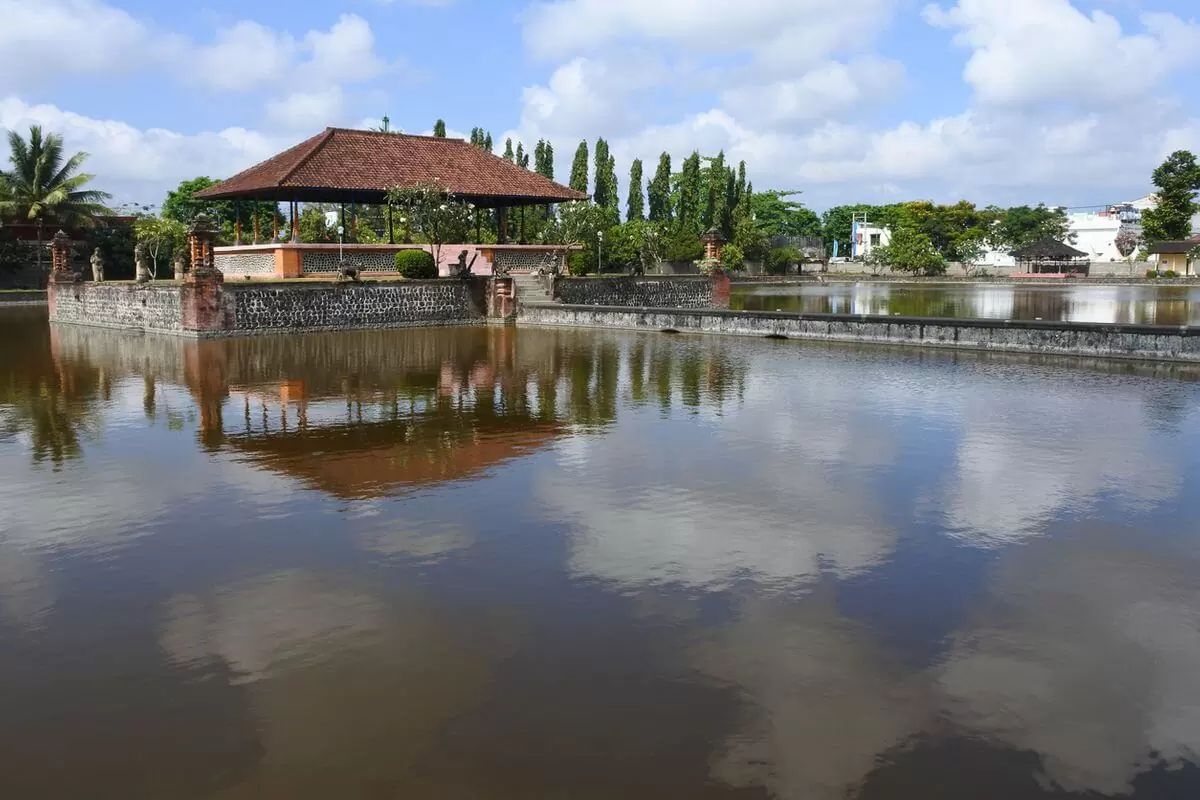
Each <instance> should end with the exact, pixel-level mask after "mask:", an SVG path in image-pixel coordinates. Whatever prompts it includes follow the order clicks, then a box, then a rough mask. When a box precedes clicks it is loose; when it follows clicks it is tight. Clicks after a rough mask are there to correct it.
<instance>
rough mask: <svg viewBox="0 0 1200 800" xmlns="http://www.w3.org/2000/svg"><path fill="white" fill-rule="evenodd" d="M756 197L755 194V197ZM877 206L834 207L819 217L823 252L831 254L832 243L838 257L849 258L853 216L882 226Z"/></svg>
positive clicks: (860, 204)
mask: <svg viewBox="0 0 1200 800" xmlns="http://www.w3.org/2000/svg"><path fill="white" fill-rule="evenodd" d="M755 196H756V197H757V196H758V195H757V194H756V195H755ZM879 210H880V207H879V206H872V205H867V204H864V203H858V204H856V205H846V206H834V207H832V208H830V209H829V210H827V211H826V212H825V213H824V214H822V215H821V237H822V238H823V239H824V240H825V252H826V253H828V254H830V255H832V254H833V243H834V242H837V243H838V255H841V256H849V255H850V252H851V247H850V245H851V241H850V240H851V237H852V236H853V235H854V234H853V228H854V225H853V219H854V215H855V214H867V215H868V216H869V218H871V220H872V221H873V222H879V223H880V224H884V221H883V220H880V219H876V212H878V211H879Z"/></svg>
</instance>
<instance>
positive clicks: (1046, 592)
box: [939, 534, 1200, 794]
mask: <svg viewBox="0 0 1200 800" xmlns="http://www.w3.org/2000/svg"><path fill="white" fill-rule="evenodd" d="M1100 535H1102V534H1100ZM1100 535H1097V537H1093V538H1092V539H1090V540H1089V541H1087V542H1056V543H1047V544H1044V545H1041V546H1039V547H1037V548H1033V549H1030V550H1027V551H1023V552H1022V553H1021V554H1020V557H1018V558H1016V559H1014V560H1013V561H1011V562H1009V563H1007V564H1005V566H1004V567H1003V568H1002V569H1001V571H1000V573H999V574H998V576H997V580H996V582H995V585H994V586H993V597H994V598H996V599H995V601H994V602H993V603H991V604H989V605H988V606H986V607H985V608H984V610H983V611H982V613H981V614H980V616H979V619H978V620H977V622H976V624H975V625H974V626H973V627H972V628H971V629H970V630H969V631H965V632H963V633H962V634H960V635H959V636H958V638H957V640H956V643H955V647H954V650H953V653H952V656H951V658H950V659H949V661H948V662H947V664H946V665H945V667H944V668H943V669H942V671H941V676H940V680H939V686H940V688H941V690H942V691H943V692H944V693H945V697H946V704H947V708H948V710H949V714H950V715H951V716H952V718H953V720H954V721H955V722H957V723H958V724H960V725H962V726H964V727H966V728H968V729H970V730H973V731H975V732H978V733H982V734H985V735H987V736H990V737H992V738H994V739H997V740H999V741H1001V742H1003V743H1005V744H1007V745H1009V746H1011V747H1014V748H1017V749H1022V750H1033V751H1036V752H1037V753H1038V754H1039V755H1040V756H1041V758H1042V764H1043V768H1044V769H1045V771H1046V773H1047V775H1048V777H1049V778H1050V779H1051V780H1053V781H1054V782H1055V783H1057V784H1059V785H1060V786H1062V787H1063V788H1065V789H1067V790H1069V791H1076V792H1082V791H1094V792H1099V793H1103V794H1120V793H1124V792H1128V791H1130V790H1131V788H1132V781H1133V779H1134V777H1135V776H1136V775H1137V774H1139V773H1140V772H1142V771H1144V770H1145V769H1146V768H1148V767H1149V766H1151V765H1152V763H1153V756H1154V754H1155V753H1157V754H1158V755H1159V756H1160V757H1161V758H1162V759H1163V760H1165V761H1166V762H1168V763H1169V764H1178V763H1179V762H1180V761H1182V760H1188V761H1192V762H1196V761H1200V681H1197V676H1198V675H1200V586H1198V584H1197V583H1196V574H1197V572H1198V571H1200V570H1198V567H1200V563H1197V561H1196V559H1195V558H1194V557H1192V558H1184V559H1178V558H1176V559H1170V558H1166V557H1155V556H1148V555H1147V554H1146V553H1145V552H1144V551H1132V550H1128V549H1122V548H1117V547H1113V546H1111V545H1110V544H1108V542H1106V541H1103V540H1102V541H1099V542H1098V541H1096V538H1098V536H1100Z"/></svg>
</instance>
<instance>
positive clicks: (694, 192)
mask: <svg viewBox="0 0 1200 800" xmlns="http://www.w3.org/2000/svg"><path fill="white" fill-rule="evenodd" d="M677 184H678V188H677V189H676V191H675V193H676V194H677V195H678V198H679V200H678V203H677V205H676V212H675V217H676V219H678V220H679V227H680V229H681V230H687V231H691V232H692V233H695V234H697V235H698V234H699V233H700V231H701V230H702V229H701V212H702V209H701V207H700V203H701V196H700V190H701V187H700V154H699V153H697V152H693V153H692V154H691V155H690V156H688V157H687V158H686V159H684V161H683V170H682V171H681V172H680V173H679V178H678V181H677Z"/></svg>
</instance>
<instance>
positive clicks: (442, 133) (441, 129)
mask: <svg viewBox="0 0 1200 800" xmlns="http://www.w3.org/2000/svg"><path fill="white" fill-rule="evenodd" d="M433 135H434V136H436V137H437V138H439V139H445V138H446V121H445V120H444V119H439V120H438V121H437V122H435V123H433Z"/></svg>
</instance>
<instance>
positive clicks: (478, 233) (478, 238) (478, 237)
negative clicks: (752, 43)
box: [475, 208, 483, 244]
mask: <svg viewBox="0 0 1200 800" xmlns="http://www.w3.org/2000/svg"><path fill="white" fill-rule="evenodd" d="M475 244H483V231H482V229H481V228H480V227H479V209H478V208H477V209H475Z"/></svg>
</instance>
